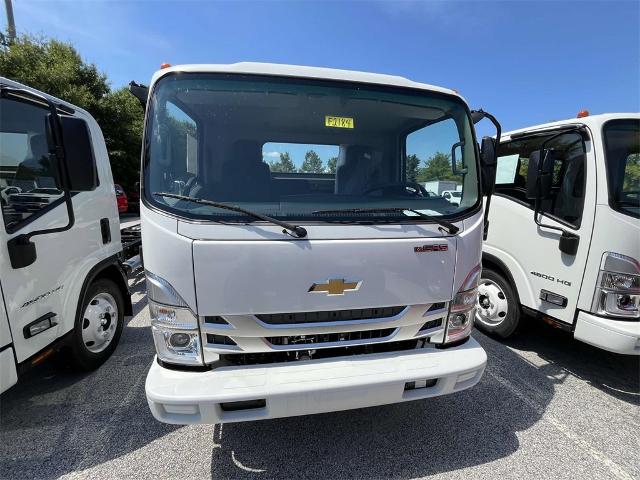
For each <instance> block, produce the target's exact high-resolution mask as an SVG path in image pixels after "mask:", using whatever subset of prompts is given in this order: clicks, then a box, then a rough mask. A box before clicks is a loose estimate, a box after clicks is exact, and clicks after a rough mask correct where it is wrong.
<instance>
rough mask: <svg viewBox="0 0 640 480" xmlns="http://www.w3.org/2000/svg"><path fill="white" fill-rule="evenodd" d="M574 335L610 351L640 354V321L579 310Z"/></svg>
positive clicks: (578, 338)
mask: <svg viewBox="0 0 640 480" xmlns="http://www.w3.org/2000/svg"><path fill="white" fill-rule="evenodd" d="M574 336H575V338H576V339H577V340H581V341H583V342H585V343H588V344H590V345H594V346H596V347H600V348H603V349H605V350H608V351H610V352H615V353H622V354H626V355H640V322H632V321H627V322H624V321H616V320H609V319H606V318H602V317H597V316H595V315H591V314H589V313H586V312H579V313H578V319H577V321H576V329H575V332H574Z"/></svg>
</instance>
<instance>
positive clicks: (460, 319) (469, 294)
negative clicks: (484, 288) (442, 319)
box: [444, 265, 482, 344]
mask: <svg viewBox="0 0 640 480" xmlns="http://www.w3.org/2000/svg"><path fill="white" fill-rule="evenodd" d="M481 270H482V267H481V266H480V265H478V266H476V267H475V268H473V269H472V270H471V272H469V275H467V278H466V279H465V280H464V282H462V286H461V287H460V291H459V292H458V293H457V294H456V296H455V297H453V300H452V301H451V304H450V305H449V316H448V317H447V333H446V336H445V339H444V343H445V344H446V343H452V342H458V341H460V340H464V339H465V338H467V337H468V336H469V335H471V329H472V328H473V319H474V317H475V313H476V299H477V297H478V279H479V278H480V272H481Z"/></svg>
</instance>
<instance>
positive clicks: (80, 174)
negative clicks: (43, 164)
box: [60, 116, 98, 192]
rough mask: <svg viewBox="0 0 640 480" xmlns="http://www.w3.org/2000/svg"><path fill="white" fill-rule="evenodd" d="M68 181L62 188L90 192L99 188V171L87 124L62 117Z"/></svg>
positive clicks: (74, 118)
mask: <svg viewBox="0 0 640 480" xmlns="http://www.w3.org/2000/svg"><path fill="white" fill-rule="evenodd" d="M60 129H61V134H62V145H63V149H64V159H63V162H64V164H65V167H66V168H65V170H66V179H65V178H64V175H63V180H62V187H63V189H64V190H69V191H73V192H90V191H93V190H95V189H96V187H97V186H98V169H97V167H96V159H95V157H94V155H93V149H92V148H91V136H90V135H89V126H88V125H87V122H85V121H84V120H82V119H81V118H77V117H67V116H61V117H60Z"/></svg>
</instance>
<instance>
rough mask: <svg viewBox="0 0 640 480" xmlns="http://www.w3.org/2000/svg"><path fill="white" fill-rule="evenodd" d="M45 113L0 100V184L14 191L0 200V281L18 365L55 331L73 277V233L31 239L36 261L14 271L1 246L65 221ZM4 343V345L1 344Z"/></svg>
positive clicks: (51, 338)
mask: <svg viewBox="0 0 640 480" xmlns="http://www.w3.org/2000/svg"><path fill="white" fill-rule="evenodd" d="M48 113H49V110H48V109H46V108H44V107H43V106H41V105H40V104H38V103H34V102H32V101H29V100H22V99H17V98H14V97H11V98H1V99H0V145H1V146H2V149H1V152H2V153H1V154H0V185H2V186H5V187H15V188H17V189H19V192H20V193H13V194H10V195H8V198H7V199H6V201H5V200H3V201H2V222H0V223H1V226H0V283H1V284H2V290H3V294H4V300H5V306H6V313H5V315H6V316H7V317H8V322H9V325H10V327H11V332H12V334H13V344H14V348H15V354H16V360H17V361H18V363H19V362H22V361H24V360H25V359H27V358H29V357H30V356H32V355H34V354H35V353H37V352H38V351H40V350H42V349H43V348H45V347H46V346H48V345H49V344H50V343H52V342H53V341H54V340H55V339H56V338H57V337H58V336H59V335H60V334H61V333H65V332H59V331H58V324H59V323H60V318H61V316H62V315H63V314H64V312H63V306H64V297H65V286H67V284H68V282H70V281H71V279H73V278H74V277H73V265H74V257H75V256H76V255H81V254H82V253H83V252H82V251H78V248H77V246H78V243H79V242H81V241H82V238H80V237H81V236H82V235H81V234H80V235H79V234H78V232H77V231H73V230H72V231H67V232H61V233H54V234H45V235H40V236H35V237H33V238H32V241H33V242H34V243H35V245H36V251H37V259H36V261H35V262H34V263H33V264H31V265H29V266H27V267H24V268H18V269H15V268H13V267H12V265H11V262H10V259H9V251H8V248H7V242H8V241H9V240H10V239H11V238H13V237H15V236H17V235H20V234H23V233H29V232H32V231H35V230H42V229H47V228H52V227H58V226H64V225H66V224H67V223H68V216H67V211H66V207H65V203H64V198H63V193H62V191H60V190H59V189H58V188H57V181H56V178H57V175H56V174H55V173H54V165H53V164H52V163H53V162H50V158H49V152H50V150H51V148H50V143H51V142H50V139H49V132H48V128H47V125H48V120H47V115H48ZM3 342H4V341H3Z"/></svg>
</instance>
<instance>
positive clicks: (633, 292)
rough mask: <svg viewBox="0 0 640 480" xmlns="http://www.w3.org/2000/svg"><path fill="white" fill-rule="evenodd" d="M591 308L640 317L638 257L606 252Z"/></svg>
mask: <svg viewBox="0 0 640 480" xmlns="http://www.w3.org/2000/svg"><path fill="white" fill-rule="evenodd" d="M591 310H592V312H593V313H596V314H598V315H604V316H614V317H622V318H629V319H637V318H640V264H639V263H638V261H637V260H636V259H634V258H631V257H627V256H626V255H620V254H618V253H613V252H605V253H604V255H603V256H602V262H601V264H600V274H599V275H598V285H597V286H596V291H595V295H594V297H593V305H592V309H591Z"/></svg>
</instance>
